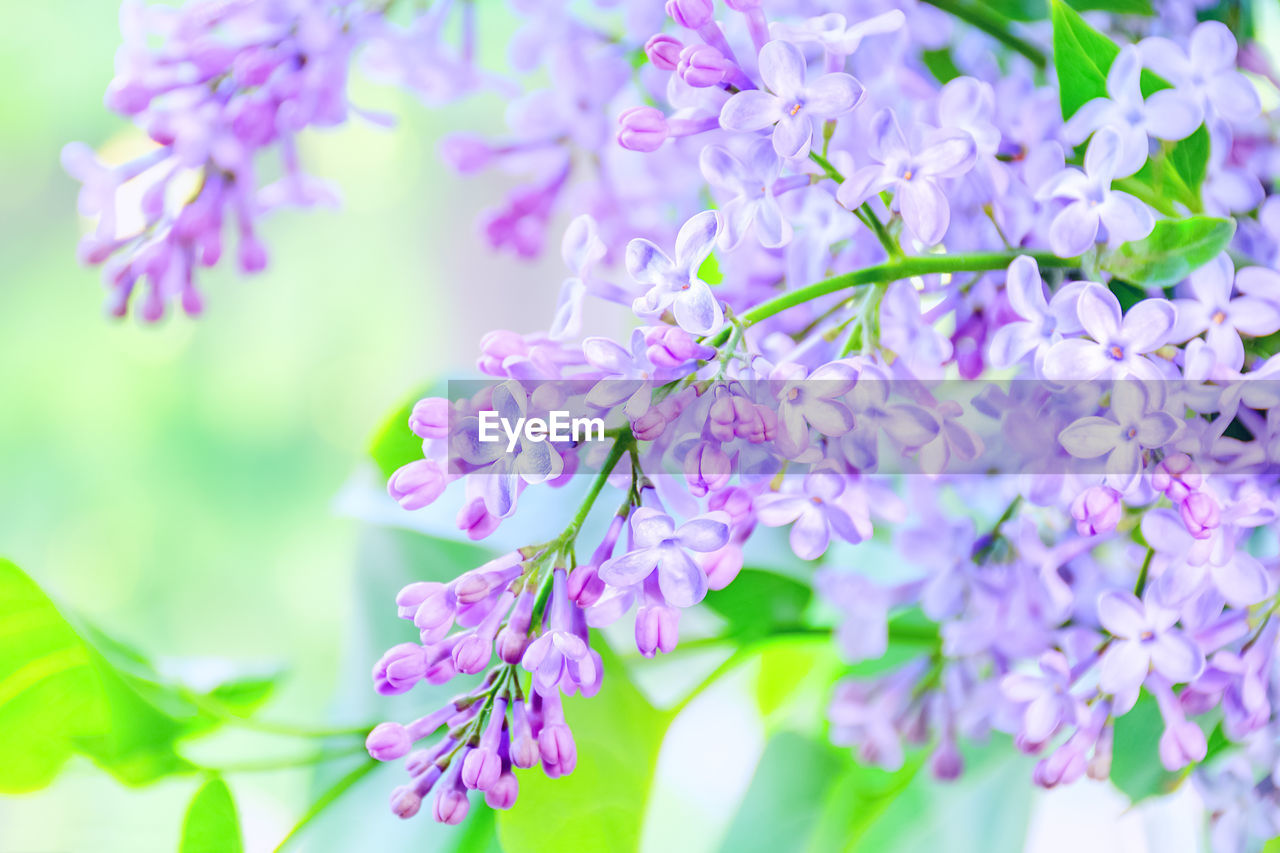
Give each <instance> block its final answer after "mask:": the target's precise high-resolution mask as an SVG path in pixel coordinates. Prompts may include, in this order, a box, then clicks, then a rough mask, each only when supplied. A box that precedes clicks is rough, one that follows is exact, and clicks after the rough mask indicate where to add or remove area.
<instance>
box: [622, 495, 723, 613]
mask: <svg viewBox="0 0 1280 853" xmlns="http://www.w3.org/2000/svg"><path fill="white" fill-rule="evenodd" d="M631 532H632V535H633V536H634V539H635V545H634V547H633V548H632V549H631V550H629V551H627V553H625V554H622V555H620V556H617V557H614V558H612V559H610V560H606V561H605V563H604V564H603V565H602V566H600V578H601V579H602V580H604V582H605V583H608V584H612V585H614V586H634V585H635V584H638V583H640V582H641V581H643V580H644V579H645V578H646V577H648V576H649V575H651V574H653V573H654V572H655V571H656V572H657V575H658V586H659V588H660V589H661V590H662V595H663V598H665V599H666V601H667V603H669V604H671V605H672V606H674V607H692V606H693V605H695V604H697V603H698V602H699V601H701V600H702V598H703V596H705V595H706V594H707V576H706V574H705V573H704V572H703V571H702V569H701V568H700V567H699V566H698V564H697V563H696V562H694V560H693V558H692V557H691V556H690V555H689V552H690V551H695V552H699V553H704V554H705V553H707V552H710V551H715V550H716V549H717V548H722V547H724V545H725V544H726V543H727V542H728V541H729V525H728V524H726V523H725V521H724V520H723V519H722V518H719V517H716V516H715V515H714V514H713V515H708V516H705V517H702V518H693V519H690V520H689V521H686V522H685V523H684V524H682V525H680V526H679V527H676V524H675V522H674V521H672V519H671V516H669V515H666V514H664V513H662V512H660V511H659V510H656V509H651V508H649V507H641V508H640V509H637V510H636V511H635V512H634V513H633V514H632V516H631Z"/></svg>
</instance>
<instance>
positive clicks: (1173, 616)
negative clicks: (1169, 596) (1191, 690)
mask: <svg viewBox="0 0 1280 853" xmlns="http://www.w3.org/2000/svg"><path fill="white" fill-rule="evenodd" d="M1098 621H1099V622H1101V623H1102V627H1103V628H1105V629H1106V630H1107V631H1108V632H1110V633H1111V635H1112V639H1111V642H1110V644H1109V645H1108V646H1107V650H1106V651H1105V652H1103V653H1102V660H1101V661H1100V663H1099V668H1098V686H1099V687H1100V688H1102V690H1103V691H1104V692H1106V693H1117V694H1125V695H1127V694H1130V693H1136V692H1137V689H1138V688H1139V687H1140V686H1141V685H1142V682H1143V681H1144V680H1145V679H1146V677H1147V673H1148V672H1149V671H1150V670H1151V669H1155V671H1156V672H1158V673H1160V674H1161V675H1163V676H1164V677H1165V678H1167V679H1169V680H1170V681H1172V682H1174V683H1175V684H1181V683H1185V682H1188V681H1191V680H1192V679H1194V678H1195V677H1196V676H1198V675H1199V674H1200V673H1201V672H1202V671H1203V670H1204V652H1203V651H1201V649H1200V647H1199V646H1198V645H1196V643H1195V641H1193V640H1192V639H1191V638H1190V637H1188V636H1187V635H1186V634H1185V633H1183V632H1182V631H1181V630H1179V629H1178V628H1175V627H1174V624H1175V623H1176V622H1177V621H1178V613H1177V611H1174V610H1167V609H1165V608H1163V607H1160V606H1159V605H1157V604H1155V603H1153V602H1150V601H1146V602H1143V601H1139V600H1138V598H1137V597H1136V596H1134V595H1133V593H1130V592H1125V591H1123V590H1115V589H1112V590H1107V591H1106V592H1104V593H1102V595H1100V596H1099V597H1098Z"/></svg>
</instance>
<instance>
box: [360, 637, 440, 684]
mask: <svg viewBox="0 0 1280 853" xmlns="http://www.w3.org/2000/svg"><path fill="white" fill-rule="evenodd" d="M426 674H427V661H426V658H425V657H424V656H423V654H422V646H420V645H418V644H417V643H400V644H399V645H397V646H392V647H391V648H390V649H388V650H387V653H386V654H384V655H383V656H382V658H381V659H380V660H379V661H378V663H377V664H376V665H375V666H374V667H373V683H374V688H375V689H376V690H377V691H378V692H379V693H381V694H382V695H383V696H395V695H398V694H400V693H405V692H408V691H409V690H410V689H412V688H413V686H414V685H415V684H417V683H418V682H419V681H421V680H422V679H423V678H424V677H425V676H426Z"/></svg>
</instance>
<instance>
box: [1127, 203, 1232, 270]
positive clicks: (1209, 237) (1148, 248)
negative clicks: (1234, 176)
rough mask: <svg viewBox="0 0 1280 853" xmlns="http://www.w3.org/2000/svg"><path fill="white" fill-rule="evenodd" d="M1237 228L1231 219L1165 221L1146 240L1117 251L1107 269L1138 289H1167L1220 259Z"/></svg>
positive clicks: (1197, 217) (1199, 217) (1129, 244)
mask: <svg viewBox="0 0 1280 853" xmlns="http://www.w3.org/2000/svg"><path fill="white" fill-rule="evenodd" d="M1235 227H1236V226H1235V222H1234V221H1232V220H1230V219H1215V218H1212V217H1208V216H1195V217H1192V218H1190V219H1183V220H1169V219H1165V220H1161V221H1159V222H1157V223H1156V227H1155V229H1154V230H1153V231H1152V232H1151V234H1150V235H1149V236H1147V237H1146V238H1145V239H1143V240H1137V241H1134V242H1132V243H1125V244H1123V245H1122V246H1120V247H1119V248H1117V249H1116V250H1115V252H1113V253H1112V254H1111V255H1110V256H1109V257H1108V258H1107V259H1106V260H1105V262H1104V264H1103V266H1104V268H1105V269H1107V270H1108V271H1109V272H1111V273H1112V274H1113V275H1115V276H1118V277H1119V278H1122V279H1124V280H1125V281H1129V282H1132V283H1134V284H1137V285H1142V286H1147V287H1167V286H1169V285H1172V284H1176V283H1177V282H1179V281H1181V280H1182V279H1184V278H1186V277H1187V276H1188V275H1190V274H1191V272H1192V271H1194V270H1196V269H1198V268H1199V267H1201V266H1203V265H1204V264H1207V263H1208V262H1209V261H1211V260H1213V259H1214V258H1215V257H1217V256H1218V254H1219V253H1221V252H1222V251H1223V250H1224V249H1225V248H1227V245H1228V244H1229V243H1230V242H1231V236H1232V234H1234V233H1235Z"/></svg>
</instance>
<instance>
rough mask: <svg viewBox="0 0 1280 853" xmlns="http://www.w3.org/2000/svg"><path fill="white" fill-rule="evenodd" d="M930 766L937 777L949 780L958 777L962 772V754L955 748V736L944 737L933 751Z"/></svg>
mask: <svg viewBox="0 0 1280 853" xmlns="http://www.w3.org/2000/svg"><path fill="white" fill-rule="evenodd" d="M930 767H931V769H932V770H933V775H934V776H935V777H936V778H938V779H944V780H946V781H951V780H953V779H959V778H960V774H961V773H963V772H964V756H962V755H961V754H960V750H959V749H958V748H956V741H955V738H944V739H943V740H942V742H941V743H939V744H938V748H937V749H935V750H934V751H933V758H932V759H931V763H930Z"/></svg>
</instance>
